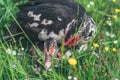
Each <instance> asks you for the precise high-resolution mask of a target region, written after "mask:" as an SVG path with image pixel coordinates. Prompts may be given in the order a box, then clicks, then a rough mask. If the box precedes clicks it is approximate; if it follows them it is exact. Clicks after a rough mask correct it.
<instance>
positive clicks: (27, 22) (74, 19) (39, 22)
mask: <svg viewBox="0 0 120 80" xmlns="http://www.w3.org/2000/svg"><path fill="white" fill-rule="evenodd" d="M19 8H20V12H19V14H18V18H17V20H18V22H19V24H20V25H21V26H22V28H23V30H24V31H25V32H26V34H27V35H28V36H29V37H30V39H31V40H33V41H37V42H39V41H45V43H44V54H45V57H46V58H45V59H46V60H48V61H49V58H50V57H51V55H54V54H55V55H56V53H55V52H57V50H58V49H57V50H56V49H55V47H53V48H54V50H56V51H54V53H52V51H50V50H51V46H56V45H55V44H56V43H64V46H68V47H71V46H75V45H79V46H82V44H83V43H85V44H86V43H87V42H88V41H89V40H90V39H91V37H92V35H93V34H94V32H95V28H96V25H95V22H94V21H93V19H92V18H91V17H90V16H89V15H87V14H86V11H85V9H84V8H83V7H82V6H81V5H80V4H78V3H77V2H75V1H74V0H30V1H29V2H28V3H27V4H25V5H21V6H20V7H19ZM75 39H76V40H75ZM54 40H55V42H56V43H55V44H52V43H53V42H51V41H54ZM74 42H75V43H74ZM52 50H53V49H52ZM50 52H51V53H50ZM48 53H50V54H49V55H46V54H48ZM46 62H47V61H46Z"/></svg>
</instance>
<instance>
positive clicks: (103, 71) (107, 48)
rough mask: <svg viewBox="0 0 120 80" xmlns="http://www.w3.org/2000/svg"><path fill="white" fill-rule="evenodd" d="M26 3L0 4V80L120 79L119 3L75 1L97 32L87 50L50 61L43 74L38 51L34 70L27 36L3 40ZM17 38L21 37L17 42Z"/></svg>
mask: <svg viewBox="0 0 120 80" xmlns="http://www.w3.org/2000/svg"><path fill="white" fill-rule="evenodd" d="M26 2H27V0H22V1H20V2H14V3H13V2H12V0H0V7H1V8H0V33H1V34H0V80H119V79H120V39H119V38H120V37H119V36H120V33H119V32H120V22H119V21H120V5H119V3H120V0H91V1H90V0H77V2H78V3H80V4H82V5H83V6H84V8H85V9H86V10H87V12H88V14H89V15H91V16H92V18H93V19H94V20H95V22H96V24H97V26H98V28H97V31H96V33H95V35H94V36H93V39H92V40H91V41H90V42H89V46H88V48H87V50H85V51H81V52H78V51H77V50H75V49H74V48H72V49H71V52H72V55H71V58H70V59H66V58H59V59H57V58H55V59H53V64H52V68H51V69H50V70H49V71H46V70H44V67H43V57H42V55H43V53H42V52H41V51H39V50H38V49H37V48H36V51H37V53H38V55H39V59H38V60H37V61H38V62H39V67H33V65H34V61H33V59H34V57H35V56H33V55H31V52H30V51H29V49H30V46H31V45H32V46H33V47H34V45H33V43H32V42H31V40H30V39H28V37H27V35H25V34H24V33H18V34H15V35H10V37H11V39H6V38H7V37H8V36H7V37H6V36H4V31H5V29H7V30H8V31H9V28H8V27H9V26H10V25H11V24H12V22H13V21H16V17H17V12H19V9H18V8H17V6H18V5H20V4H25V3H26ZM16 22H17V21H16ZM17 23H18V24H19V22H17ZM19 34H23V35H22V36H19V37H17V38H16V37H15V36H16V35H19ZM24 39H25V40H26V41H27V43H26V44H23V42H24ZM68 55H69V54H68Z"/></svg>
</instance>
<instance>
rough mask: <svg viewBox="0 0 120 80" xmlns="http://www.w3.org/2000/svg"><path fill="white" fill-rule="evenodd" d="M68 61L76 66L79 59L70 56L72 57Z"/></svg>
mask: <svg viewBox="0 0 120 80" xmlns="http://www.w3.org/2000/svg"><path fill="white" fill-rule="evenodd" d="M68 63H69V64H70V65H72V66H74V65H76V64H77V60H76V59H75V58H70V59H69V60H68Z"/></svg>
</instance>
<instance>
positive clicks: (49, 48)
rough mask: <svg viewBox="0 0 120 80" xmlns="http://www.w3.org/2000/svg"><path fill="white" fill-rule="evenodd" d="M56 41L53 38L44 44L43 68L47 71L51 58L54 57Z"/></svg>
mask: <svg viewBox="0 0 120 80" xmlns="http://www.w3.org/2000/svg"><path fill="white" fill-rule="evenodd" d="M56 46H57V43H56V40H54V39H53V38H50V39H47V40H46V41H45V43H44V55H45V63H44V67H45V69H46V70H48V69H49V68H50V67H51V64H52V57H54V56H55V55H56Z"/></svg>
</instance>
